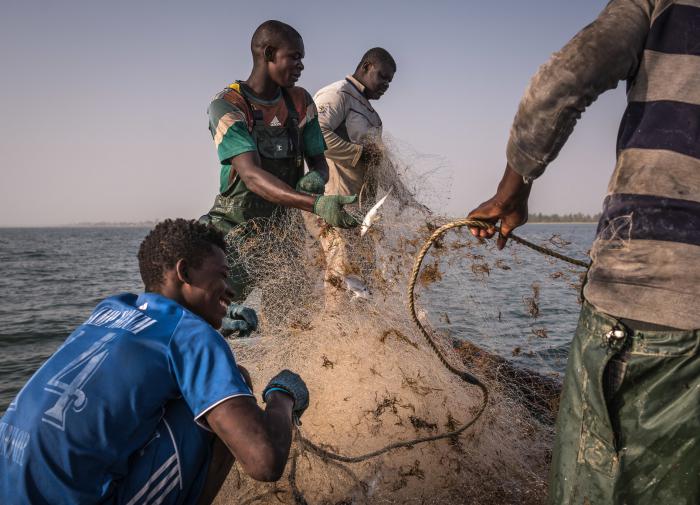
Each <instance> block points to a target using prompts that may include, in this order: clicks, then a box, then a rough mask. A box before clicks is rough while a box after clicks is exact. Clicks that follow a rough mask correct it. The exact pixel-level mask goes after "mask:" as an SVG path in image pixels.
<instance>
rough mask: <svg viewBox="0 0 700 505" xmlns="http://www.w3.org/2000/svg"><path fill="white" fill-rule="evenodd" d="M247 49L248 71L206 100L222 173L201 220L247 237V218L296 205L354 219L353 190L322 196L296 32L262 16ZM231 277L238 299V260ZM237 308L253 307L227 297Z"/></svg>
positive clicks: (336, 221)
mask: <svg viewBox="0 0 700 505" xmlns="http://www.w3.org/2000/svg"><path fill="white" fill-rule="evenodd" d="M251 51H252V53H253V70H252V72H251V74H250V77H248V79H247V80H246V81H236V82H234V83H233V84H231V85H230V86H228V87H227V88H226V89H224V90H223V91H221V92H220V93H219V94H217V95H216V96H215V97H214V99H213V100H212V102H211V104H210V105H209V109H208V114H209V130H210V131H211V134H212V137H213V138H214V144H215V145H216V150H217V154H218V156H219V160H220V162H221V180H220V187H219V194H218V195H217V197H216V200H215V202H214V206H213V207H212V209H211V210H210V211H209V213H208V214H206V215H205V216H203V217H202V220H203V221H205V222H208V223H210V224H212V225H213V226H215V227H216V228H218V229H219V230H221V231H223V232H224V233H228V232H230V231H231V230H234V229H235V231H237V232H239V234H240V235H241V236H245V234H246V233H250V230H247V229H246V228H247V226H246V223H249V222H250V221H251V220H252V219H255V218H269V217H271V216H272V215H273V214H274V213H275V211H278V210H279V209H281V208H282V207H293V208H297V209H301V210H304V211H307V212H313V213H314V214H316V215H318V216H319V217H321V218H322V219H323V220H324V221H325V222H326V223H328V224H329V225H331V226H337V227H340V228H351V227H353V226H357V225H358V224H359V223H358V222H357V220H356V219H355V218H353V217H352V216H350V215H349V214H348V213H347V212H346V211H345V210H344V209H343V206H344V205H346V204H349V203H352V202H354V201H355V200H356V196H354V195H353V196H342V195H327V196H324V195H323V191H324V186H325V183H326V181H327V180H328V165H327V164H326V160H325V157H324V155H323V153H324V151H325V150H326V145H325V142H324V140H323V134H322V133H321V128H320V126H319V123H318V117H317V112H316V105H315V104H314V101H313V99H312V98H311V95H309V93H307V91H306V90H304V89H303V88H300V87H296V86H295V85H294V84H295V82H296V81H297V80H298V79H299V77H300V76H301V72H302V70H303V69H304V65H303V63H302V59H303V58H304V42H303V40H302V38H301V35H299V33H298V32H297V31H296V30H295V29H294V28H292V27H291V26H289V25H287V24H285V23H282V22H280V21H266V22H265V23H263V24H262V25H260V26H259V27H258V28H257V30H255V33H254V34H253V38H252V40H251ZM304 160H306V163H307V165H308V167H309V172H308V173H307V174H306V175H304ZM229 284H230V286H231V288H232V290H233V291H234V293H235V296H234V301H235V302H242V301H243V300H245V298H246V297H247V295H248V294H249V292H250V290H251V289H252V286H251V282H250V279H249V278H248V276H247V274H246V272H245V269H244V268H243V266H242V265H240V264H235V261H234V264H232V265H231V275H230V277H229ZM241 310H250V309H243V308H241V307H240V306H239V305H236V304H232V306H231V309H230V310H229V312H230V313H231V314H230V315H231V316H239V317H243V319H246V318H245V317H244V316H242V315H241V314H240V311H241ZM237 311H238V313H236V312H237ZM237 324H241V325H243V322H242V321H240V322H239V323H237ZM237 329H239V328H237ZM248 329H249V328H248Z"/></svg>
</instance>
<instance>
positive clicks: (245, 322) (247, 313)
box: [221, 303, 258, 338]
mask: <svg viewBox="0 0 700 505" xmlns="http://www.w3.org/2000/svg"><path fill="white" fill-rule="evenodd" d="M257 329H258V315H257V314H256V313H255V311H254V310H253V309H251V308H250V307H245V306H244V305H239V304H237V303H232V304H231V305H229V306H228V311H227V312H226V317H225V318H224V320H223V321H221V333H223V334H224V335H225V336H229V335H231V334H232V333H233V332H235V331H237V332H238V338H245V337H247V336H248V335H250V334H251V333H253V332H254V331H255V330H257Z"/></svg>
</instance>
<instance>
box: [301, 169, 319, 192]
mask: <svg viewBox="0 0 700 505" xmlns="http://www.w3.org/2000/svg"><path fill="white" fill-rule="evenodd" d="M296 189H297V191H300V192H302V193H308V194H310V195H322V194H323V192H324V191H325V190H326V181H325V179H324V178H323V176H322V175H321V174H320V173H319V172H318V171H317V170H311V171H309V173H308V174H306V175H305V176H304V177H302V178H301V179H299V182H297V188H296Z"/></svg>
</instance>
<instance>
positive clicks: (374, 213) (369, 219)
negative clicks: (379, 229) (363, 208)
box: [360, 190, 391, 237]
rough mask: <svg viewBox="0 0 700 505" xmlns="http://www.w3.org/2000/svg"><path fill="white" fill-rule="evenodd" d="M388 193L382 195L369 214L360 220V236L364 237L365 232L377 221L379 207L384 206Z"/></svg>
mask: <svg viewBox="0 0 700 505" xmlns="http://www.w3.org/2000/svg"><path fill="white" fill-rule="evenodd" d="M389 193H391V190H389ZM389 193H387V194H386V195H384V198H382V199H381V200H379V201H378V202H377V203H376V204H375V205H374V207H372V208H371V209H369V212H368V213H367V214H365V218H364V219H363V220H362V227H361V228H360V236H361V237H364V236H365V233H367V230H369V229H370V228H371V227H372V225H373V224H374V223H376V222H377V221H378V220H379V215H378V212H379V207H381V206H382V205H384V202H385V201H386V198H387V197H388V196H389Z"/></svg>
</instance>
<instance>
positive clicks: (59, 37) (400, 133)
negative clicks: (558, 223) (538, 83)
mask: <svg viewBox="0 0 700 505" xmlns="http://www.w3.org/2000/svg"><path fill="white" fill-rule="evenodd" d="M605 3H606V2H605V1H604V0H580V1H576V2H574V1H562V0H532V1H528V2H525V1H522V0H513V1H499V0H491V1H483V0H481V1H479V2H474V1H465V0H462V1H455V2H447V1H445V2H443V1H432V2H411V1H407V0H404V1H396V2H394V1H380V0H375V1H372V2H369V1H365V0H356V1H354V2H342V3H341V2H331V1H325V2H317V1H303V2H292V1H284V2H282V1H279V2H278V1H271V0H263V1H252V2H251V1H246V2H237V1H228V2H207V1H200V2H193V1H188V2H180V1H167V2H166V1H147V0H141V1H138V2H132V1H127V0H122V1H118V2H116V1H111V2H104V1H100V0H91V1H72V0H64V1H61V2H59V1H52V2H48V1H39V2H37V1H32V0H22V1H15V0H3V7H2V16H1V17H0V63H1V65H2V66H1V69H2V78H1V79H0V87H1V88H0V89H1V93H0V226H23V225H32V226H34V225H56V224H66V223H76V222H84V221H91V222H95V221H143V220H152V219H157V218H164V217H176V216H182V217H197V216H199V215H201V214H202V213H204V212H206V211H207V210H208V209H209V207H210V205H211V203H212V201H213V198H214V195H215V193H216V190H217V187H218V163H217V160H216V154H215V150H214V147H213V143H212V140H211V136H210V134H209V132H208V130H207V117H206V108H207V105H208V103H209V100H210V98H211V96H212V95H213V94H214V93H216V92H217V91H219V90H220V89H221V88H223V87H224V86H225V85H226V84H228V83H229V82H231V81H232V80H234V79H245V78H247V77H248V74H249V72H250V68H251V57H250V52H249V42H250V36H251V35H252V33H253V30H254V29H255V28H256V27H257V26H258V25H259V24H260V23H261V22H262V21H265V20H266V19H271V18H272V19H279V20H282V21H285V22H287V23H290V24H291V25H292V26H294V27H295V28H297V30H299V32H300V33H301V34H302V36H303V37H304V42H305V46H306V58H305V60H304V64H305V66H306V70H305V71H304V74H303V75H302V78H301V81H300V82H299V84H300V85H301V86H303V87H305V88H306V89H307V90H308V91H309V92H310V93H311V94H313V93H314V92H315V91H316V90H318V89H319V88H320V87H322V86H324V85H326V84H328V83H330V82H333V81H336V80H339V79H342V78H343V77H344V76H345V75H346V74H348V73H351V72H352V70H353V69H354V68H355V65H356V64H357V61H358V60H359V58H360V56H361V55H362V53H363V52H364V51H365V50H366V49H368V48H370V47H373V46H383V47H385V48H387V49H388V50H389V51H390V52H391V53H392V54H393V55H394V57H395V58H396V61H397V64H398V71H397V73H396V76H395V79H394V82H393V84H392V86H391V88H390V89H389V92H388V93H387V94H386V95H385V96H384V98H382V99H381V100H380V101H378V102H374V104H375V105H376V107H377V109H378V111H379V113H380V114H381V116H382V119H383V121H384V127H385V132H387V133H388V134H390V135H391V136H392V137H393V138H394V139H396V140H397V142H398V144H400V145H402V146H404V148H405V150H406V152H415V153H418V154H422V155H431V156H428V157H424V158H422V160H423V161H422V163H421V169H425V168H426V167H427V168H430V166H431V164H432V165H435V166H436V167H438V166H439V167H441V169H440V170H439V171H438V173H437V174H436V175H433V176H432V177H433V178H434V180H432V182H431V187H432V192H433V193H434V194H439V195H440V197H441V198H440V200H441V201H442V202H443V203H442V204H441V207H439V208H438V209H437V210H439V211H441V212H446V213H449V214H450V215H454V216H456V215H460V214H463V213H466V212H467V211H469V210H470V209H471V208H473V207H475V206H476V205H477V204H478V203H480V202H481V201H483V200H485V199H486V198H488V197H490V196H491V195H492V193H493V191H494V190H495V185H496V183H497V181H498V180H499V178H500V176H501V174H502V171H503V167H504V165H505V145H506V142H507V139H508V131H509V128H510V124H511V121H512V119H513V116H514V114H515V111H516V108H517V105H518V102H519V100H520V97H521V95H522V93H523V90H524V89H525V86H526V85H527V83H528V81H529V79H530V77H531V76H532V75H533V74H534V72H535V71H536V69H537V67H538V66H539V65H540V64H541V63H544V61H546V59H547V58H548V56H549V54H551V53H552V52H554V51H556V50H558V49H559V48H560V47H561V46H562V45H563V44H564V43H565V42H566V41H567V40H568V39H569V38H570V37H571V36H572V35H574V34H575V33H576V32H577V31H578V30H579V29H580V28H582V27H583V26H584V25H586V24H588V23H589V22H591V21H592V20H593V19H594V18H595V16H596V15H597V14H598V12H599V11H600V10H601V9H602V8H603V7H604V5H605ZM623 88H624V86H622V85H621V86H620V87H619V88H618V89H617V90H616V91H613V92H609V93H608V94H606V95H604V96H603V97H601V99H599V100H598V102H596V103H595V104H594V105H593V106H592V107H591V108H590V109H589V111H587V112H586V114H585V115H584V117H583V119H582V120H581V121H580V122H579V125H578V126H577V129H576V130H575V132H574V134H573V136H572V137H571V139H570V141H569V143H568V144H567V146H566V147H565V148H564V150H563V151H562V154H561V155H560V157H559V159H557V161H556V162H555V163H553V164H552V165H551V166H550V168H549V170H548V172H547V173H545V175H544V176H543V177H542V178H541V179H540V180H538V181H537V182H536V183H535V187H534V190H533V195H532V197H531V211H533V212H559V213H565V212H576V211H581V212H587V213H593V212H597V211H598V210H599V209H600V207H601V202H602V198H603V194H604V192H605V188H606V185H607V181H608V178H609V176H610V173H611V172H612V169H613V166H614V155H615V136H616V132H617V127H618V124H619V119H620V116H621V114H622V112H623V110H624V107H625V101H624V92H623V91H622V90H623Z"/></svg>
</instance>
